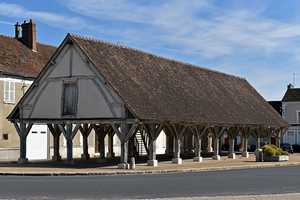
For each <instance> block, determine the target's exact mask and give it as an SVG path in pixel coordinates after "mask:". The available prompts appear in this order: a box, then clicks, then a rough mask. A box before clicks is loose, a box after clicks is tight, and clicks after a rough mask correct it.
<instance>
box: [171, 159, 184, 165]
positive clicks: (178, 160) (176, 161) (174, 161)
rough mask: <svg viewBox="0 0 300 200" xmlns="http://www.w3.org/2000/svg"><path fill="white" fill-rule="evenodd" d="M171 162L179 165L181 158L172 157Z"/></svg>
mask: <svg viewBox="0 0 300 200" xmlns="http://www.w3.org/2000/svg"><path fill="white" fill-rule="evenodd" d="M172 163H174V164H178V165H181V164H182V159H181V158H173V159H172Z"/></svg>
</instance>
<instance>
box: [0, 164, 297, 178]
mask: <svg viewBox="0 0 300 200" xmlns="http://www.w3.org/2000/svg"><path fill="white" fill-rule="evenodd" d="M290 166H300V162H294V163H276V164H273V163H272V164H264V165H245V166H227V167H208V168H200V169H195V168H192V169H174V170H137V171H134V170H132V171H116V172H83V173H82V172H78V173H77V172H74V173H72V172H70V173H68V172H62V173H60V172H45V173H43V172H42V173H31V172H29V173H26V172H23V173H18V172H17V173H14V172H0V176H116V175H146V174H172V173H197V172H214V171H230V170H242V169H262V168H273V167H290Z"/></svg>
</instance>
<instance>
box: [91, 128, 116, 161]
mask: <svg viewBox="0 0 300 200" xmlns="http://www.w3.org/2000/svg"><path fill="white" fill-rule="evenodd" d="M94 130H95V134H96V135H97V146H98V147H97V148H98V151H99V155H100V158H101V159H104V158H105V136H106V135H107V134H108V133H109V132H110V131H112V127H111V126H110V125H107V124H101V125H95V126H94Z"/></svg>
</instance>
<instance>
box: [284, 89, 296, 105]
mask: <svg viewBox="0 0 300 200" xmlns="http://www.w3.org/2000/svg"><path fill="white" fill-rule="evenodd" d="M282 101H283V102H289V101H290V102H295V101H299V102H300V88H288V89H287V91H286V92H285V94H284V96H283V98H282Z"/></svg>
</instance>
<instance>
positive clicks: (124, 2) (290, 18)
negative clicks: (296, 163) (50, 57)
mask: <svg viewBox="0 0 300 200" xmlns="http://www.w3.org/2000/svg"><path fill="white" fill-rule="evenodd" d="M28 18H33V19H34V20H35V21H36V23H37V32H38V40H39V41H40V42H43V43H48V44H53V45H59V43H60V42H61V41H62V40H63V38H64V36H65V35H66V34H67V33H68V32H71V33H76V34H80V35H85V36H91V37H95V38H98V39H103V40H108V41H112V42H118V43H121V44H124V45H127V46H130V47H135V48H139V49H142V50H144V51H149V52H152V53H154V54H159V55H161V56H165V57H169V58H173V59H176V60H183V61H185V62H189V63H192V64H196V65H198V66H204V67H207V68H210V69H214V70H219V71H222V72H226V73H230V74H235V75H238V76H241V77H244V78H246V79H247V80H248V81H249V82H250V83H251V84H252V85H253V86H254V87H255V88H256V89H257V90H258V91H259V92H260V93H261V94H262V95H263V96H264V97H265V98H266V99H267V100H279V99H281V98H282V96H283V94H284V92H285V90H286V86H287V84H288V83H289V82H292V81H293V73H296V79H295V86H296V87H297V86H299V84H300V67H299V64H300V1H299V0H285V1H281V0H251V1H249V0H222V1H219V0H188V1H187V0H152V1H149V0H84V1H83V0H51V1H46V0H43V1H37V0H26V1H15V0H4V1H1V2H0V33H1V34H5V35H13V31H14V30H13V26H12V25H13V24H14V23H15V22H16V21H23V20H25V19H28Z"/></svg>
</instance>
